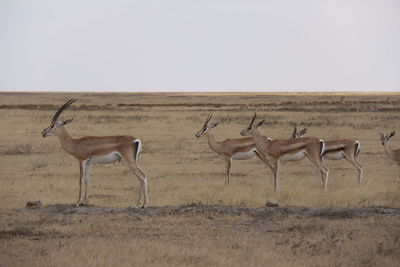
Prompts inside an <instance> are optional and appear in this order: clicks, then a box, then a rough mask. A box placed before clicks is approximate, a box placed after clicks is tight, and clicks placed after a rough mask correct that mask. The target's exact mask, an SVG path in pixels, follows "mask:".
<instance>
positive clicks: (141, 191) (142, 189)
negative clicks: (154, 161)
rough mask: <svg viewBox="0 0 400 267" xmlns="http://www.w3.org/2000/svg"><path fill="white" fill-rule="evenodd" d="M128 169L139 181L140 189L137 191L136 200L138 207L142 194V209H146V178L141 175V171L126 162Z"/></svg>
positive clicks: (134, 165)
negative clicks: (137, 197)
mask: <svg viewBox="0 0 400 267" xmlns="http://www.w3.org/2000/svg"><path fill="white" fill-rule="evenodd" d="M128 166H129V168H130V169H131V170H132V172H133V173H134V174H135V176H136V177H137V178H138V179H139V182H140V189H139V199H138V205H140V203H141V200H142V194H143V197H144V199H143V205H142V208H144V207H146V206H147V205H148V197H147V177H146V175H145V174H144V173H143V171H142V170H140V169H139V167H138V166H137V165H136V164H134V163H132V162H128Z"/></svg>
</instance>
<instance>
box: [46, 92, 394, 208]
mask: <svg viewBox="0 0 400 267" xmlns="http://www.w3.org/2000/svg"><path fill="white" fill-rule="evenodd" d="M75 101H76V99H71V100H69V101H67V102H66V103H65V104H64V105H63V106H62V107H61V108H59V109H58V110H57V112H56V113H55V114H54V116H53V119H52V121H51V123H50V126H49V127H47V128H46V129H44V130H43V131H42V136H43V137H47V136H52V135H55V136H57V137H58V139H59V141H60V143H61V146H62V148H63V149H64V150H65V151H66V152H67V153H69V154H71V155H72V156H74V157H75V158H76V159H77V160H78V162H79V169H80V176H79V199H78V201H77V203H76V206H80V205H85V204H87V203H88V201H89V195H88V182H89V170H90V164H91V163H113V162H117V161H121V160H123V161H124V162H125V163H126V164H127V166H128V167H129V169H131V170H132V172H133V173H134V175H135V176H136V177H137V178H138V179H139V182H140V188H139V199H138V205H141V206H142V207H145V206H147V205H148V196H147V177H146V175H145V174H144V173H143V171H142V170H141V169H140V168H139V166H138V163H137V160H138V157H139V153H140V151H141V145H142V144H141V141H140V139H138V138H136V137H134V136H128V135H123V136H102V137H98V136H85V137H82V138H77V139H74V138H72V137H71V136H70V134H69V133H68V131H67V129H66V128H65V125H67V124H69V123H70V122H71V121H72V119H68V120H61V119H60V115H61V113H62V112H63V111H64V110H66V109H67V108H68V107H69V106H70V105H72V104H73V103H74V102H75ZM256 116H257V115H256V114H254V116H253V117H252V119H251V121H250V124H249V125H248V126H247V127H246V128H245V129H243V130H242V131H241V132H240V134H241V135H242V136H249V137H243V138H237V139H226V140H223V141H217V140H216V139H215V136H214V133H213V128H215V127H216V126H217V125H218V123H210V120H211V118H212V115H208V117H207V119H206V121H205V123H204V125H203V127H202V128H201V129H200V131H199V132H198V133H197V134H196V137H201V136H203V135H204V136H206V137H207V138H208V144H209V146H210V148H211V149H212V150H213V151H215V152H216V153H217V154H219V155H221V156H223V157H224V158H225V161H226V174H227V179H226V181H225V184H229V180H230V170H231V164H232V159H240V160H244V159H249V158H252V157H253V156H257V157H258V158H259V159H260V160H261V161H262V162H264V163H265V164H266V165H267V166H268V167H269V168H270V169H271V170H272V173H273V180H274V190H275V191H278V190H279V167H280V166H281V165H282V164H284V163H285V162H294V161H300V160H302V159H304V158H306V157H307V158H308V159H309V160H310V161H311V162H312V163H313V164H314V165H315V166H316V168H317V176H318V178H319V177H320V178H321V179H322V181H323V187H324V189H325V190H327V186H328V175H329V170H328V168H327V167H326V166H325V165H324V163H323V160H322V159H333V160H339V159H346V160H347V161H349V162H350V163H351V164H352V165H353V166H354V167H355V168H356V169H357V171H358V176H357V179H358V182H359V183H360V184H361V182H362V178H363V167H362V166H361V164H360V163H359V162H358V161H357V156H358V154H359V152H360V142H359V141H358V140H354V139H335V140H328V141H324V140H321V139H319V138H316V137H303V135H304V134H305V133H306V131H307V129H303V130H302V131H297V129H296V128H295V129H294V131H293V133H292V135H291V137H290V138H289V139H272V138H269V137H267V136H263V135H261V133H260V131H259V127H260V126H262V125H263V124H265V120H261V121H259V122H256ZM379 134H380V139H381V142H382V145H383V146H384V151H385V153H386V154H387V155H388V156H389V157H390V158H391V159H393V160H394V161H396V162H398V163H400V149H397V150H393V149H391V148H390V146H389V140H390V138H392V137H393V136H394V134H395V132H392V133H390V134H387V135H384V134H382V133H379ZM83 185H84V188H83ZM83 189H84V193H83ZM142 195H143V202H142Z"/></svg>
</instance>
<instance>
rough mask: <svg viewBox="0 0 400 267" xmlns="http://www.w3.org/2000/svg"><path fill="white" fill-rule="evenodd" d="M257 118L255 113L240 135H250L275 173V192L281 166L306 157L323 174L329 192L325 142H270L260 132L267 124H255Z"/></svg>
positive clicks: (292, 140)
mask: <svg viewBox="0 0 400 267" xmlns="http://www.w3.org/2000/svg"><path fill="white" fill-rule="evenodd" d="M256 116H257V115H256V114H255V113H254V116H253V118H252V119H251V121H250V124H249V126H248V127H246V128H245V129H244V130H242V131H241V132H240V134H241V135H242V136H245V135H250V136H251V137H252V138H253V140H254V142H255V144H256V148H257V152H258V153H259V154H260V158H261V160H262V161H263V162H264V163H265V164H267V165H268V166H269V167H270V168H271V170H272V172H273V178H274V189H275V192H276V191H278V190H279V174H278V172H279V166H280V164H281V163H284V162H286V161H298V160H301V159H304V158H305V157H308V158H309V159H310V161H311V162H312V163H314V164H315V166H317V168H318V169H319V171H320V172H321V173H322V177H321V178H322V180H323V182H324V189H325V190H327V187H328V174H329V170H328V168H327V167H325V165H324V164H323V163H322V161H321V156H322V154H323V153H324V151H325V143H324V141H323V140H319V139H318V138H315V137H304V138H298V139H272V140H268V139H267V137H264V136H261V134H260V131H259V130H258V128H259V127H260V126H261V125H263V124H264V123H265V120H262V121H260V122H258V123H254V122H255V119H256Z"/></svg>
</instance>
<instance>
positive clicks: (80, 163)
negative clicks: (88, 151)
mask: <svg viewBox="0 0 400 267" xmlns="http://www.w3.org/2000/svg"><path fill="white" fill-rule="evenodd" d="M83 162H84V161H82V160H80V161H79V199H78V201H77V202H76V204H75V206H77V207H78V206H80V205H82V182H83V177H84V166H83V165H84V164H83Z"/></svg>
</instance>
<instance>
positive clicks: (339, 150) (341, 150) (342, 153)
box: [291, 128, 363, 184]
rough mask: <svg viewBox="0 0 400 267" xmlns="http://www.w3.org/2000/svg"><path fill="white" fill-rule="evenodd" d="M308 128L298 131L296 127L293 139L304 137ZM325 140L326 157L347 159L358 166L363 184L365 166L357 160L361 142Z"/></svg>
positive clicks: (358, 176) (359, 181)
mask: <svg viewBox="0 0 400 267" xmlns="http://www.w3.org/2000/svg"><path fill="white" fill-rule="evenodd" d="M306 131H307V129H304V130H303V131H300V132H297V129H296V128H294V131H293V133H292V137H291V138H292V139H296V138H299V137H302V136H303V135H304V134H305V132H306ZM324 141H325V152H324V154H323V155H322V157H323V158H324V159H333V160H338V159H346V160H347V161H348V162H350V163H351V164H352V165H353V166H354V167H356V169H357V172H358V175H357V180H358V183H359V184H361V182H362V180H363V166H362V165H361V164H360V163H359V162H358V161H357V157H358V154H359V153H360V142H359V141H358V140H354V139H334V140H324Z"/></svg>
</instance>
